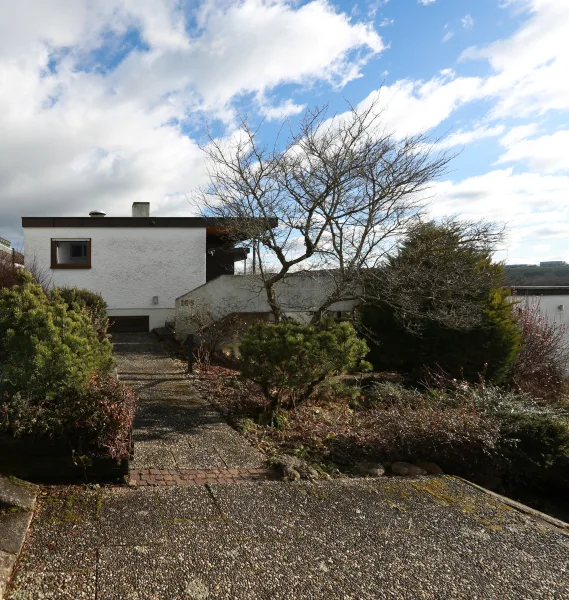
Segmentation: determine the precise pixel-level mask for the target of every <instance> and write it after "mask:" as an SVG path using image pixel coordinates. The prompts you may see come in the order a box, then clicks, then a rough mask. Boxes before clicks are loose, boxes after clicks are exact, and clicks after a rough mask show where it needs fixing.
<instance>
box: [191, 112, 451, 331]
mask: <svg viewBox="0 0 569 600" xmlns="http://www.w3.org/2000/svg"><path fill="white" fill-rule="evenodd" d="M281 131H283V130H281ZM281 142H282V143H281ZM203 150H204V151H205V153H206V155H207V157H208V158H209V184H208V185H207V187H206V188H205V189H203V190H202V192H201V194H200V197H199V202H200V204H201V205H202V206H203V207H204V208H203V211H204V214H205V215H207V216H210V217H211V216H213V217H220V218H226V217H231V218H232V219H233V223H234V225H233V227H234V229H235V235H236V237H240V238H241V239H243V238H246V239H248V240H250V241H251V243H252V246H253V249H254V253H255V263H256V265H257V273H258V275H259V276H260V278H261V279H262V282H263V285H264V288H265V290H266V294H267V300H268V302H269V305H270V307H271V310H272V312H273V314H274V317H275V320H276V321H278V320H280V319H281V317H282V310H281V307H280V305H279V301H278V298H277V295H276V293H275V284H276V283H277V282H278V281H281V280H282V279H284V278H286V277H288V276H289V275H290V274H291V273H292V272H294V271H295V270H299V269H323V268H324V269H328V270H329V272H330V273H331V274H332V276H333V278H334V283H335V285H334V290H333V292H332V293H331V294H330V296H329V297H328V298H327V299H326V301H325V302H324V303H323V304H322V306H321V307H320V308H319V310H318V311H317V312H316V315H315V318H319V316H320V315H321V313H322V312H323V311H325V310H326V309H327V308H328V307H330V306H331V305H332V304H333V303H334V302H336V301H338V300H345V299H349V298H353V297H357V296H358V295H361V292H360V290H359V287H358V286H361V283H362V273H364V272H365V271H368V270H370V269H375V268H377V267H378V266H379V265H380V264H381V262H382V261H383V260H384V259H385V257H386V255H387V254H388V253H389V252H390V250H391V249H392V247H393V245H394V243H395V242H396V240H397V239H398V237H400V236H401V235H402V234H404V233H405V232H406V231H407V230H408V228H409V227H410V226H411V225H412V224H413V223H414V222H416V220H417V219H418V218H419V217H420V215H421V212H422V210H423V209H424V207H425V205H426V201H427V197H426V196H427V190H428V188H429V186H430V184H431V183H432V181H433V180H434V179H435V178H436V177H438V176H440V175H441V174H442V173H444V172H445V170H446V167H447V165H448V163H449V161H450V160H451V158H452V157H451V156H450V155H449V154H448V153H446V152H444V151H443V152H439V151H438V150H437V146H436V143H435V142H433V141H431V140H429V138H428V136H427V135H418V136H412V137H405V138H403V139H399V138H397V137H396V136H394V135H392V134H391V133H389V132H386V130H385V125H384V123H383V122H382V112H381V110H379V106H378V104H377V103H376V104H371V105H370V106H369V107H367V108H364V109H359V108H355V107H351V106H350V108H349V110H348V111H347V113H344V114H342V115H335V116H333V117H329V116H328V111H327V108H323V109H320V108H315V109H314V110H309V111H307V112H306V113H305V115H304V117H303V118H302V119H301V121H300V123H299V125H298V127H297V128H296V130H293V128H292V126H291V125H290V123H289V126H288V133H287V135H286V139H282V136H278V138H277V140H276V141H275V143H274V145H273V146H267V145H265V144H263V143H262V142H261V141H260V135H259V130H258V129H255V128H253V127H252V126H251V125H250V124H249V123H248V122H247V121H246V120H245V119H243V120H242V122H241V127H240V129H239V131H238V132H237V134H235V135H234V136H233V137H232V138H231V141H230V142H225V141H222V140H219V139H216V138H214V137H213V136H211V135H210V137H209V142H208V144H207V145H205V146H204V147H203ZM275 219H278V225H277V226H275Z"/></svg>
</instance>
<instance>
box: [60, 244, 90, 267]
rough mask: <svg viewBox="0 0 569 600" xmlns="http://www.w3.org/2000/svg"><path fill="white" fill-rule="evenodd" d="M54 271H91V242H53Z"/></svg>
mask: <svg viewBox="0 0 569 600" xmlns="http://www.w3.org/2000/svg"><path fill="white" fill-rule="evenodd" d="M51 268H52V269H90V268H91V240H90V239H87V240H69V239H60V240H53V239H52V240H51Z"/></svg>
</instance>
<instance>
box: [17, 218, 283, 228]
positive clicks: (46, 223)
mask: <svg viewBox="0 0 569 600" xmlns="http://www.w3.org/2000/svg"><path fill="white" fill-rule="evenodd" d="M232 221H233V219H219V218H214V217H22V227H24V228H25V227H149V228H151V227H201V228H208V227H230V226H231V224H232ZM259 221H263V219H259ZM277 224H278V222H277V219H271V220H270V225H271V227H276V226H277Z"/></svg>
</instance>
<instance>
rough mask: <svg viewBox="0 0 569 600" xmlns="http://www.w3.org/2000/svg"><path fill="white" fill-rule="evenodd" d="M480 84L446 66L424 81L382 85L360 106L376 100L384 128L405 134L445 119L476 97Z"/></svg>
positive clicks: (430, 127) (421, 129) (404, 81)
mask: <svg viewBox="0 0 569 600" xmlns="http://www.w3.org/2000/svg"><path fill="white" fill-rule="evenodd" d="M481 84H482V80H481V79H479V78H476V77H455V74H454V71H452V70H448V69H447V70H444V71H441V73H440V74H439V75H438V76H437V77H434V78H433V79H431V80H429V81H426V82H422V81H408V80H402V81H398V82H396V83H395V84H393V85H390V86H384V87H383V88H381V89H380V90H376V91H374V92H372V93H371V94H369V95H368V96H367V98H365V99H364V100H363V101H362V102H361V103H360V106H362V107H363V106H369V104H370V103H371V102H373V101H378V108H379V109H380V110H383V114H382V120H383V121H384V122H385V125H386V129H387V130H388V131H389V132H390V133H394V134H395V135H396V136H397V137H405V136H407V135H416V134H419V133H422V132H424V131H427V130H430V129H433V128H434V127H436V126H437V125H439V124H440V123H442V122H443V121H445V120H446V119H447V118H448V117H449V116H450V115H451V114H452V113H453V112H454V111H455V110H456V109H457V108H458V107H459V106H460V105H461V104H464V103H465V102H468V101H470V100H471V99H472V98H473V97H476V95H477V94H478V90H479V88H480V86H481Z"/></svg>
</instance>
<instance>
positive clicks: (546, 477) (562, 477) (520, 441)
mask: <svg viewBox="0 0 569 600" xmlns="http://www.w3.org/2000/svg"><path fill="white" fill-rule="evenodd" d="M502 418H503V426H502V433H501V437H502V441H501V450H502V452H503V454H504V457H505V459H506V463H507V470H506V472H507V477H508V479H509V483H510V484H511V485H519V484H522V485H525V486H528V487H531V488H542V489H555V488H557V489H565V490H569V417H567V416H565V417H560V416H556V415H551V414H527V413H526V414H510V415H503V417H502Z"/></svg>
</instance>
